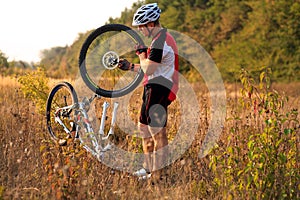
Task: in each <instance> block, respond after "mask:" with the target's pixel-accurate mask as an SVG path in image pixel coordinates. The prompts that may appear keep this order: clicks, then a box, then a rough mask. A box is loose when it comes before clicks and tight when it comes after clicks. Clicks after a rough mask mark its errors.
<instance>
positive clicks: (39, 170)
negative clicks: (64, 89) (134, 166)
mask: <svg viewBox="0 0 300 200" xmlns="http://www.w3.org/2000/svg"><path fill="white" fill-rule="evenodd" d="M40 73H42V72H40ZM43 76H44V75H42V76H40V78H41V79H42V80H43ZM31 77H33V76H27V79H26V78H25V79H26V81H30V79H31ZM270 77H271V74H270V71H268V69H265V70H263V71H262V73H261V76H260V77H250V76H249V75H248V74H247V72H245V71H243V72H242V73H241V77H240V80H241V81H240V82H239V83H237V84H235V85H232V84H226V90H227V91H226V92H227V94H228V95H227V98H228V99H227V117H226V123H225V125H224V129H223V133H222V135H221V138H220V139H219V141H218V145H217V146H216V148H215V149H213V151H212V152H211V153H210V154H209V155H208V156H206V157H205V158H203V159H200V158H198V151H199V149H200V147H201V142H202V140H203V139H204V136H205V133H206V130H207V128H208V125H209V117H210V116H209V112H210V99H209V93H208V91H207V89H206V87H205V86H204V85H202V84H195V86H194V90H195V91H196V94H197V97H198V101H199V106H200V110H201V113H200V126H199V128H198V132H197V133H196V138H195V140H194V141H193V143H192V145H191V147H190V148H189V149H188V150H187V151H186V152H185V154H184V155H183V156H182V157H181V158H180V159H179V160H177V161H176V162H175V163H173V164H172V165H170V166H168V167H166V169H165V171H166V173H167V174H168V175H167V176H165V177H164V179H163V180H161V181H160V182H159V183H157V182H155V183H154V182H152V180H151V179H149V180H147V181H138V179H137V178H136V177H134V176H132V175H130V174H128V173H125V172H122V171H117V170H114V169H111V168H109V167H106V166H105V165H103V164H101V163H100V162H98V161H97V160H96V159H95V158H94V157H92V156H91V155H90V154H89V153H87V152H86V151H85V150H84V149H83V148H82V147H81V146H80V144H78V142H76V141H72V140H70V141H69V145H67V146H63V147H61V146H59V145H57V144H55V143H54V142H53V141H52V140H51V139H50V137H49V136H48V133H47V130H46V125H45V117H44V116H43V115H41V114H39V111H38V109H36V108H35V107H36V106H37V101H36V100H37V98H39V97H38V96H39V95H38V96H37V97H35V98H31V99H28V98H26V96H24V94H23V92H22V91H21V88H22V84H20V83H18V82H17V81H16V80H14V79H9V78H3V77H2V78H1V79H0V80H1V81H0V83H1V84H0V93H1V96H0V105H1V107H0V109H1V110H0V111H1V114H2V117H1V118H0V138H1V148H0V156H1V157H0V160H1V161H0V167H1V175H0V199H22V198H23V199H42V198H45V199H299V198H300V193H299V190H300V185H299V183H300V181H299V176H300V174H299V173H300V172H299V169H300V166H299V165H300V162H299V160H300V159H299V155H300V154H299V149H300V148H299V144H300V141H299V140H300V136H299V135H300V132H299V129H300V127H299V126H300V123H299V115H298V111H299V107H300V96H299V94H300V91H299V88H300V87H299V86H300V84H299V83H293V84H288V85H283V84H271V81H270ZM34 80H37V79H34ZM41 82H43V81H41ZM41 82H40V83H41ZM27 83H28V82H27ZM44 84H46V85H47V82H43V84H42V86H41V88H46V85H44ZM36 85H38V84H36ZM49 87H51V86H49ZM23 88H24V87H23ZM23 90H24V89H23ZM25 90H28V91H27V92H30V87H29V88H28V87H25ZM43 90H45V89H43ZM43 90H42V91H43ZM136 96H137V97H138V98H140V96H139V95H136ZM27 97H28V96H27ZM41 99H43V97H42V96H41ZM132 101H134V103H133V104H132V105H130V110H131V115H132V117H135V116H136V115H137V113H136V112H137V110H138V107H139V103H140V100H137V99H132ZM176 106H177V104H176V102H175V103H174V104H172V106H171V108H170V113H169V117H171V118H172V120H174V119H175V121H176V120H178V118H176V116H177V115H178V113H177V112H178V109H177V107H176ZM176 123H177V124H176ZM176 123H175V125H172V124H171V123H169V126H168V130H169V133H170V134H174V133H176V130H177V128H178V124H180V121H176ZM116 135H118V137H119V138H118V140H119V141H120V142H119V144H120V145H121V146H122V147H124V148H126V150H136V149H137V148H140V141H139V139H137V138H134V137H128V136H127V137H126V136H125V135H123V134H122V133H118V132H116Z"/></svg>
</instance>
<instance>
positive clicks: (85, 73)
mask: <svg viewBox="0 0 300 200" xmlns="http://www.w3.org/2000/svg"><path fill="white" fill-rule="evenodd" d="M138 44H140V45H144V42H143V40H142V39H141V37H140V36H139V35H138V34H137V32H135V31H134V30H132V29H131V28H129V27H127V26H125V25H122V24H107V25H104V26H101V27H99V28H97V29H96V30H95V31H93V32H92V33H91V34H90V35H89V36H88V37H87V39H86V40H85V42H84V43H83V45H82V48H81V50H80V55H79V68H80V74H81V77H82V79H83V81H84V83H85V84H86V85H87V87H88V88H89V89H90V90H92V91H93V92H95V93H96V94H98V95H100V96H103V97H108V98H114V97H121V96H124V95H126V94H128V93H130V92H132V91H133V90H134V89H135V88H136V87H137V86H138V85H139V84H140V82H141V81H142V79H143V77H144V73H143V71H142V70H141V69H140V70H139V71H138V72H130V73H131V74H130V73H126V74H125V73H124V71H123V72H122V70H120V69H119V68H118V67H115V68H113V67H111V68H109V67H110V66H111V65H109V67H107V65H106V63H105V62H104V61H106V60H105V59H106V57H105V56H108V55H109V56H111V57H109V59H117V58H119V57H117V56H119V54H121V56H125V59H127V57H129V58H130V56H132V55H134V57H135V58H133V56H132V59H136V58H137V56H136V55H135V50H134V46H135V45H138ZM125 48H126V49H125ZM115 52H117V53H116V55H114V53H115ZM109 53H111V54H112V55H110V54H109ZM107 54H108V55H107ZM126 56H127V57H126ZM101 60H102V63H101ZM114 62H115V61H114ZM111 63H112V61H111V62H110V64H111ZM96 74H100V75H98V76H97V75H96ZM124 74H125V75H126V76H125V75H124ZM128 74H130V76H129V75H128ZM93 77H95V78H93ZM99 77H100V78H99ZM124 77H125V78H124ZM101 81H102V82H101ZM110 82H112V83H110ZM122 84H123V85H122ZM105 85H109V86H107V87H106V86H105Z"/></svg>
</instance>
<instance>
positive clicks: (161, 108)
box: [140, 84, 171, 127]
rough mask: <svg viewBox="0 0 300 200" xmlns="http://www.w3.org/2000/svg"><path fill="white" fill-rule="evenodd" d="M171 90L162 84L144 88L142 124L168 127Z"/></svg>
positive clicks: (148, 85) (149, 85)
mask: <svg viewBox="0 0 300 200" xmlns="http://www.w3.org/2000/svg"><path fill="white" fill-rule="evenodd" d="M169 94H170V89H169V88H167V87H164V86H162V85H160V84H147V85H145V86H144V94H143V104H142V107H141V113H140V123H142V124H146V125H149V126H151V127H166V125H167V119H168V105H170V103H171V102H170V101H169V99H168V97H169Z"/></svg>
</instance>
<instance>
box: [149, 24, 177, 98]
mask: <svg viewBox="0 0 300 200" xmlns="http://www.w3.org/2000/svg"><path fill="white" fill-rule="evenodd" d="M147 55H148V59H149V60H151V61H154V62H157V63H160V65H159V66H158V67H157V69H156V70H155V72H154V73H153V74H151V75H149V76H147V75H146V76H145V78H146V79H145V85H146V84H148V83H155V82H158V83H159V84H163V85H164V86H166V87H168V88H169V89H170V90H171V92H170V94H169V97H168V98H169V100H170V101H173V100H175V99H176V93H177V91H178V65H179V63H178V49H177V45H176V42H175V40H174V38H173V37H172V35H171V34H170V33H169V32H167V29H161V30H160V31H159V32H158V33H157V34H156V36H154V37H153V40H152V43H151V45H150V47H149V48H148V52H147ZM164 80H165V81H164ZM162 81H163V82H162Z"/></svg>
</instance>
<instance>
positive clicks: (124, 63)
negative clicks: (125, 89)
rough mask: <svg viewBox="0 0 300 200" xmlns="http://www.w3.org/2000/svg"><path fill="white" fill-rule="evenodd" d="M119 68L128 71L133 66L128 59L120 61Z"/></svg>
mask: <svg viewBox="0 0 300 200" xmlns="http://www.w3.org/2000/svg"><path fill="white" fill-rule="evenodd" d="M118 67H119V68H120V69H121V70H124V71H127V70H129V69H131V64H130V62H128V60H126V59H120V60H119V65H118Z"/></svg>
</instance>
